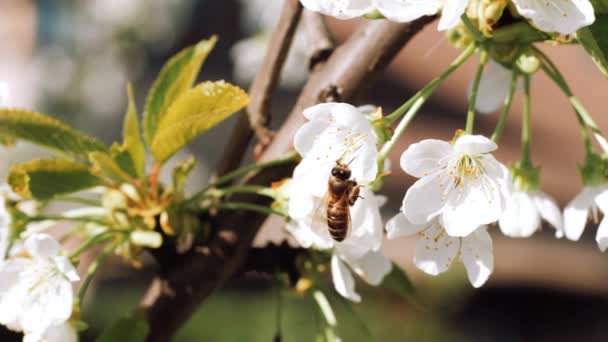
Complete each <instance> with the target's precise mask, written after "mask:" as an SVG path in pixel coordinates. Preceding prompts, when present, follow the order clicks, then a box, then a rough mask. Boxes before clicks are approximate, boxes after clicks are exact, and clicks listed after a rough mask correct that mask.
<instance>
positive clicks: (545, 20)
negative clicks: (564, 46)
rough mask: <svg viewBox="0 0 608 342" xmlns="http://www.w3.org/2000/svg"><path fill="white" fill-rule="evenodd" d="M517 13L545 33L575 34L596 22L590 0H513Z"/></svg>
mask: <svg viewBox="0 0 608 342" xmlns="http://www.w3.org/2000/svg"><path fill="white" fill-rule="evenodd" d="M513 4H514V5H515V7H516V8H517V11H518V12H519V13H520V14H521V15H522V16H524V17H526V18H528V19H530V20H531V21H532V23H533V24H534V25H536V26H537V27H538V28H539V29H541V30H542V31H545V32H558V33H562V34H573V33H575V32H576V30H578V29H580V28H581V27H585V26H588V25H591V24H592V23H593V22H594V21H595V14H594V12H593V6H592V5H591V2H589V0H513Z"/></svg>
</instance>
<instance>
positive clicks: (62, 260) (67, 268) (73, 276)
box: [53, 256, 80, 282]
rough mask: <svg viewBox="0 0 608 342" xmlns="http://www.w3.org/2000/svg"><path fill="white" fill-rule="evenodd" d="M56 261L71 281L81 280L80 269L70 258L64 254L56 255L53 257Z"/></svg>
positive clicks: (57, 265) (59, 268) (60, 269)
mask: <svg viewBox="0 0 608 342" xmlns="http://www.w3.org/2000/svg"><path fill="white" fill-rule="evenodd" d="M53 261H54V262H55V266H56V267H57V269H58V270H59V272H61V274H63V276H65V277H66V278H67V279H68V280H69V281H72V282H75V281H79V280H80V276H79V275H78V271H76V268H75V267H74V266H73V265H72V263H71V262H70V259H68V258H66V257H64V256H56V257H54V258H53Z"/></svg>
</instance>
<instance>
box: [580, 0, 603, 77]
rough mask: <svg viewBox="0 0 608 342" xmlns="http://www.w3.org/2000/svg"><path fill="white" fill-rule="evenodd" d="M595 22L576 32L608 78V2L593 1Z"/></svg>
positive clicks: (601, 0)
mask: <svg viewBox="0 0 608 342" xmlns="http://www.w3.org/2000/svg"><path fill="white" fill-rule="evenodd" d="M591 3H592V4H593V8H594V11H595V22H594V23H593V24H591V25H590V26H587V27H583V28H582V29H580V30H578V31H576V35H577V37H578V40H579V42H580V43H581V45H582V46H583V47H584V48H585V50H586V51H587V52H588V53H589V54H590V55H591V58H592V59H593V61H594V62H595V64H597V66H598V68H599V69H600V70H601V71H602V73H603V74H604V75H605V76H608V0H592V1H591Z"/></svg>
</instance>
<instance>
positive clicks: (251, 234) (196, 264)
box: [140, 17, 433, 342]
mask: <svg viewBox="0 0 608 342" xmlns="http://www.w3.org/2000/svg"><path fill="white" fill-rule="evenodd" d="M432 19H433V18H432V17H427V18H423V19H419V20H416V21H414V22H411V23H404V24H396V23H392V22H389V21H385V20H378V21H372V22H369V23H368V24H366V25H364V26H362V27H361V28H360V29H358V30H357V31H356V32H355V33H353V35H352V36H351V37H350V38H349V39H348V40H347V41H346V43H344V44H343V45H342V46H340V47H339V48H338V49H336V51H335V52H334V53H333V54H332V55H331V57H330V58H329V60H328V61H327V63H326V64H325V66H324V67H318V68H316V70H315V72H313V73H312V75H311V77H310V79H309V80H308V82H307V83H306V85H305V86H304V89H303V91H302V93H301V94H300V97H299V99H298V101H297V104H296V105H295V107H294V108H293V109H292V111H291V114H290V116H289V118H288V120H287V121H286V123H285V124H284V125H283V126H282V127H281V129H280V130H279V131H278V132H277V135H276V137H275V139H274V140H273V142H272V143H271V144H270V146H269V147H268V149H267V150H266V151H265V153H264V154H263V155H262V157H261V161H270V160H273V159H275V158H277V157H280V156H282V155H284V154H285V153H286V152H288V151H289V150H290V149H291V145H292V140H293V134H294V133H295V131H296V130H297V129H298V128H299V127H300V126H301V124H302V123H303V122H304V117H303V116H302V114H301V113H302V110H303V109H304V108H306V107H309V106H311V105H314V104H316V103H319V102H322V101H327V100H330V99H333V100H340V101H346V100H348V99H350V98H352V96H353V95H354V94H355V91H356V90H357V89H358V88H359V87H360V86H361V85H362V84H364V83H365V81H367V80H368V79H369V78H370V77H371V76H372V75H373V74H375V73H376V72H379V71H381V70H383V69H384V68H385V67H386V65H387V64H388V62H389V61H390V60H391V59H392V58H393V57H394V56H395V55H396V54H397V53H398V52H399V50H400V49H401V47H403V45H404V44H405V43H407V42H408V41H409V40H410V39H411V38H412V37H413V36H414V35H415V34H416V33H417V32H419V31H420V30H421V29H422V27H424V25H425V24H427V23H429V22H430V21H431V20H432ZM294 166H295V165H289V166H285V165H283V166H279V167H275V168H269V169H266V170H262V171H260V172H258V173H257V174H254V175H253V176H250V177H248V178H247V179H246V180H245V181H244V183H246V184H252V185H256V184H257V185H268V184H270V183H271V182H274V181H277V180H279V179H281V178H284V177H288V176H289V175H290V174H291V173H292V172H293V167H294ZM230 201H235V202H248V203H252V204H257V205H268V204H269V201H270V200H269V199H267V198H264V197H262V196H252V195H250V194H238V195H235V196H234V197H232V198H230ZM266 217H267V216H266V215H264V214H260V213H255V212H245V211H240V212H221V213H220V214H219V215H218V216H217V217H212V218H211V222H210V224H211V226H212V231H214V232H216V233H215V234H214V237H213V238H212V239H211V240H210V241H209V243H208V244H207V245H205V246H202V247H198V248H195V249H194V250H195V251H196V252H192V253H190V254H187V255H177V254H176V255H175V256H174V258H175V259H176V260H177V261H176V262H175V263H173V265H174V267H172V268H171V269H169V270H167V272H166V273H165V274H162V275H160V278H156V280H155V281H154V282H153V284H152V285H151V286H150V288H149V290H148V293H147V294H146V295H145V297H144V301H142V303H141V306H140V307H141V308H142V309H144V310H145V311H146V314H147V318H148V321H149V323H150V324H149V326H150V334H149V336H148V339H147V340H148V341H149V342H155V341H163V342H164V341H169V340H170V339H171V338H172V336H173V335H174V334H175V332H176V331H177V330H178V329H179V328H180V327H181V326H182V324H183V323H184V322H186V321H187V320H188V318H189V317H190V316H191V315H192V313H194V312H195V311H196V309H198V307H199V306H200V304H201V303H202V302H203V301H204V300H205V299H206V298H207V297H208V296H209V295H210V294H211V293H212V292H213V291H214V290H216V289H217V288H218V287H220V286H221V285H222V284H224V283H225V282H226V281H227V280H228V279H230V278H231V277H232V276H233V275H234V274H235V272H237V271H238V270H239V269H241V267H242V265H243V263H244V261H245V260H246V259H247V253H248V251H249V247H250V246H251V243H252V241H253V239H254V238H255V236H256V234H257V232H258V230H259V229H260V227H261V225H262V224H263V222H264V221H265V219H266ZM204 223H205V224H207V222H204ZM159 262H161V263H162V262H163V261H162V260H161V261H159Z"/></svg>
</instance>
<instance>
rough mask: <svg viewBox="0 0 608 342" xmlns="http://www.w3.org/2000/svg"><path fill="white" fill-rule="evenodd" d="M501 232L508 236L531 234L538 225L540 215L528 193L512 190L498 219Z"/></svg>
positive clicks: (526, 235) (527, 235)
mask: <svg viewBox="0 0 608 342" xmlns="http://www.w3.org/2000/svg"><path fill="white" fill-rule="evenodd" d="M498 225H499V226H500V230H501V231H502V233H503V234H505V235H506V236H510V237H529V236H532V234H534V233H535V232H536V230H538V228H539V227H540V215H539V214H538V210H537V209H536V205H535V203H534V201H533V200H532V198H531V197H530V195H528V193H526V192H519V191H518V192H514V193H513V195H512V196H511V198H510V199H509V200H508V201H507V208H506V210H505V211H504V212H503V214H502V216H501V217H500V220H499V221H498Z"/></svg>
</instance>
